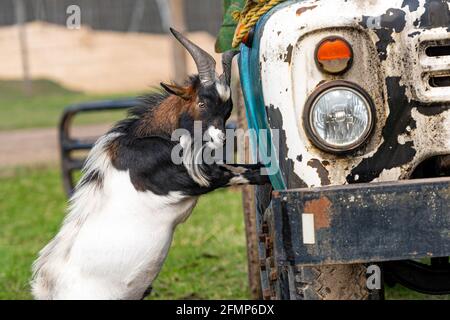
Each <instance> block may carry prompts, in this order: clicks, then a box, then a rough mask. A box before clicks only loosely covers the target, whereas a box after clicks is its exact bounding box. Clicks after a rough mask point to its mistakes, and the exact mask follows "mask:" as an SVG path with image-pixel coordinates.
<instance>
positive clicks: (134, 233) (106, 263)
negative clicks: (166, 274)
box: [32, 134, 197, 299]
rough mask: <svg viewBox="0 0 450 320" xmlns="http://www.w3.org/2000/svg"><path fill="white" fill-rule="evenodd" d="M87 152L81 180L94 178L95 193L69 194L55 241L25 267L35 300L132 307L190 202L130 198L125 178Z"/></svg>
mask: <svg viewBox="0 0 450 320" xmlns="http://www.w3.org/2000/svg"><path fill="white" fill-rule="evenodd" d="M115 137H117V134H109V135H106V136H104V137H103V138H101V139H100V140H99V141H98V142H97V143H96V145H95V147H94V148H93V149H92V151H91V153H90V155H89V157H88V161H87V164H86V168H85V174H88V173H89V172H92V171H93V170H97V171H98V172H100V173H101V174H102V177H103V186H102V188H98V187H96V186H95V184H93V183H87V184H84V185H82V186H80V187H79V188H77V189H76V192H75V194H74V196H73V197H72V199H71V201H70V203H71V204H70V207H69V210H68V211H69V212H68V215H67V216H66V218H65V219H64V222H63V225H62V227H61V229H60V231H59V233H58V234H57V235H56V237H55V238H54V239H53V240H52V241H51V242H50V243H49V244H48V245H47V246H46V247H45V248H44V249H42V251H41V252H40V254H39V258H38V259H37V260H36V262H35V263H34V265H33V280H32V291H33V295H34V297H35V298H37V299H140V298H141V297H142V296H143V294H144V292H145V290H146V289H147V287H148V285H149V284H150V283H151V282H152V281H153V280H154V279H155V277H156V276H157V275H158V273H159V271H160V269H161V267H162V264H163V262H164V260H165V258H166V256H167V252H168V250H169V247H170V244H171V241H172V235H173V232H174V229H175V227H176V226H177V225H178V224H179V223H181V222H183V221H185V220H186V219H187V218H188V217H189V215H190V213H191V212H192V209H193V208H194V206H195V204H196V202H197V197H186V196H182V195H181V194H180V193H177V192H172V193H170V194H169V195H168V196H158V195H155V194H153V193H152V192H150V191H146V192H138V191H136V189H135V188H134V186H133V185H132V183H131V180H130V176H129V172H128V171H118V170H116V169H115V168H114V167H113V166H112V165H111V163H110V160H109V157H108V155H107V153H106V152H105V146H106V145H107V143H108V142H109V141H111V139H114V138H115Z"/></svg>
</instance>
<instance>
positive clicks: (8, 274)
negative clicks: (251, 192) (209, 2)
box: [0, 168, 249, 299]
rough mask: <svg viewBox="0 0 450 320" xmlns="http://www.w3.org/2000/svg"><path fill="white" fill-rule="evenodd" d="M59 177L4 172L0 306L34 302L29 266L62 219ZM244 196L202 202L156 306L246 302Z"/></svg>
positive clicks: (176, 248)
mask: <svg viewBox="0 0 450 320" xmlns="http://www.w3.org/2000/svg"><path fill="white" fill-rule="evenodd" d="M65 201H66V199H65V196H64V194H63V192H62V188H61V181H60V177H59V172H58V171H57V170H56V169H51V168H37V169H36V168H35V169H32V168H28V169H24V168H21V169H14V170H8V171H5V170H3V172H1V173H0V225H1V228H0V299H29V298H31V296H30V294H29V287H28V279H29V278H30V266H31V263H32V261H33V260H34V259H35V257H36V254H37V252H38V251H39V250H40V249H41V248H42V247H43V246H44V245H45V244H46V243H47V242H48V241H49V240H50V239H51V238H52V237H53V236H54V234H55V232H56V231H57V229H58V227H59V225H60V223H61V220H62V219H63V216H64V208H65ZM243 230H244V226H243V219H242V209H241V195H240V193H239V192H237V191H232V190H221V191H217V192H214V193H212V194H210V195H208V196H206V197H203V198H201V199H200V201H199V204H198V205H197V207H196V209H195V211H194V213H193V214H192V216H191V218H190V219H189V220H188V221H187V223H185V224H183V225H181V226H180V227H179V228H178V230H177V232H176V234H175V239H174V242H173V247H172V248H171V250H170V254H169V257H168V259H167V262H166V264H165V265H164V268H163V270H162V273H161V274H160V276H159V277H158V279H157V281H155V283H154V291H153V293H152V296H151V298H152V299H181V298H186V299H189V298H195V299H227V298H234V299H245V298H248V297H249V295H248V289H247V275H246V253H245V236H244V231H243Z"/></svg>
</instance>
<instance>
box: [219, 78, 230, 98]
mask: <svg viewBox="0 0 450 320" xmlns="http://www.w3.org/2000/svg"><path fill="white" fill-rule="evenodd" d="M216 90H217V93H218V94H219V96H220V99H221V100H222V101H223V102H226V101H228V99H230V97H231V90H230V87H229V86H228V85H226V84H223V83H221V82H220V81H216Z"/></svg>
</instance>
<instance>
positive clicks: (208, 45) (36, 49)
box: [0, 22, 220, 93]
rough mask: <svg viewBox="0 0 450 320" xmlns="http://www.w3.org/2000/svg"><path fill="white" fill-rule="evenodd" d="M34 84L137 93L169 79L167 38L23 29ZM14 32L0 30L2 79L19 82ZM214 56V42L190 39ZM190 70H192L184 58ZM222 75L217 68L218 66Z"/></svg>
mask: <svg viewBox="0 0 450 320" xmlns="http://www.w3.org/2000/svg"><path fill="white" fill-rule="evenodd" d="M26 34H27V39H28V41H27V42H28V56H29V62H30V71H31V76H32V78H33V79H35V78H47V79H51V80H54V81H56V82H59V83H61V84H62V85H63V86H65V87H68V88H69V89H72V90H76V91H84V92H90V93H112V92H138V91H142V90H146V89H148V88H149V87H150V86H153V85H156V84H158V83H159V82H160V81H168V80H170V79H172V78H173V74H174V70H173V69H172V65H173V63H172V55H171V42H170V38H169V37H168V36H165V35H156V34H143V33H120V32H109V31H94V30H91V29H90V28H87V27H82V28H81V29H80V30H69V29H66V28H65V27H63V26H58V25H53V24H49V23H43V22H32V23H29V24H27V25H26ZM18 36H19V31H18V28H17V26H10V27H2V28H0V48H1V50H0V79H2V78H3V79H21V77H22V63H21V54H20V53H21V51H20V45H19V37H18ZM188 36H189V37H190V39H191V40H192V41H194V42H195V43H197V44H198V45H199V46H201V47H202V48H204V49H205V50H206V51H208V52H210V53H212V54H213V55H214V56H215V58H216V60H217V61H220V60H219V59H220V56H219V55H217V54H214V53H213V52H214V37H212V36H211V35H209V34H207V33H206V32H196V33H191V34H189V35H188ZM187 60H188V69H189V72H190V73H194V72H195V70H196V69H195V64H194V62H193V61H192V59H191V58H190V57H188V59H187ZM218 69H220V63H218Z"/></svg>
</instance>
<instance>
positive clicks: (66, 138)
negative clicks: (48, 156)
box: [59, 99, 143, 197]
mask: <svg viewBox="0 0 450 320" xmlns="http://www.w3.org/2000/svg"><path fill="white" fill-rule="evenodd" d="M142 104H143V102H142V101H140V100H137V99H124V100H111V101H99V102H91V103H82V104H76V105H72V106H69V107H67V108H65V109H64V112H63V114H62V117H61V120H60V123H59V146H60V154H61V170H62V178H63V184H64V190H65V192H66V194H67V196H68V197H70V195H71V194H72V191H73V188H74V187H75V180H74V177H73V173H74V172H75V171H77V170H80V169H81V168H82V167H83V164H84V161H85V159H76V158H74V157H73V156H72V155H71V153H72V151H75V150H90V149H91V148H92V146H93V145H94V143H95V139H93V140H81V139H76V138H73V137H71V135H70V127H71V125H72V121H73V119H74V117H75V115H77V114H80V113H87V112H96V111H97V112H98V111H112V110H123V109H128V108H131V107H135V106H139V105H142Z"/></svg>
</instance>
